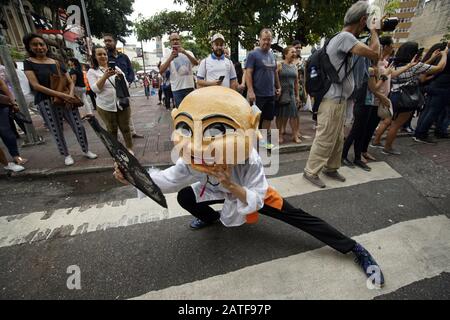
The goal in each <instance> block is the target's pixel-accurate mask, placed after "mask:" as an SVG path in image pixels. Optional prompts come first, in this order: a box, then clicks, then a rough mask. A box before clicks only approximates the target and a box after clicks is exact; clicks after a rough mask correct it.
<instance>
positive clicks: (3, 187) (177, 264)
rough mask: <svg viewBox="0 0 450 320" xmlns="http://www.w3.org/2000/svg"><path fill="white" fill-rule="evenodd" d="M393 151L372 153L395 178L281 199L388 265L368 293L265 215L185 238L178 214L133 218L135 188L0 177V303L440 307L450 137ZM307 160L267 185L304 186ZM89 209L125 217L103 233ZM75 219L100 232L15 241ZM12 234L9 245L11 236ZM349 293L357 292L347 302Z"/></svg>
mask: <svg viewBox="0 0 450 320" xmlns="http://www.w3.org/2000/svg"><path fill="white" fill-rule="evenodd" d="M398 144H399V149H400V150H401V151H403V152H404V154H403V155H402V156H397V157H388V156H384V155H382V154H381V153H380V152H379V151H377V150H372V151H373V154H374V155H376V156H377V158H378V160H379V161H381V162H383V163H385V165H386V167H387V168H389V172H390V171H392V172H395V173H396V174H398V177H396V178H385V177H384V176H383V174H385V173H386V172H381V171H380V172H379V175H380V176H379V178H377V179H373V180H371V181H368V182H365V183H362V184H360V183H358V182H357V181H358V177H360V176H363V175H364V174H366V173H364V172H363V171H360V170H359V169H354V171H353V172H352V171H349V172H350V173H348V174H347V176H349V175H352V176H354V179H353V180H354V181H356V182H355V183H353V184H351V185H348V186H345V187H343V188H334V187H333V188H328V189H325V190H321V191H316V192H311V191H305V192H302V193H301V192H299V193H298V194H294V195H293V196H289V197H288V199H287V200H288V201H289V202H290V203H292V204H293V205H295V206H298V207H301V208H302V209H304V210H305V211H307V212H309V213H310V214H313V215H316V216H318V217H320V218H322V219H324V220H326V221H327V222H329V223H330V224H331V225H333V226H334V227H336V228H337V229H339V230H341V231H342V232H344V233H345V234H347V235H349V236H351V237H357V239H358V241H361V242H362V243H364V244H366V243H367V245H368V246H369V247H370V249H371V251H372V253H373V254H374V256H375V257H376V258H377V260H378V262H379V263H380V265H381V266H382V267H383V266H386V269H385V276H386V282H387V286H386V288H385V289H382V290H379V291H373V290H372V291H370V290H369V289H367V288H366V287H365V277H364V275H363V274H362V273H361V272H360V270H359V269H358V268H357V267H356V266H355V265H354V264H353V261H352V259H351V257H346V256H341V255H338V254H337V253H335V252H333V251H332V250H331V249H329V248H323V244H322V243H321V242H319V241H318V240H316V239H314V238H312V237H310V236H309V235H307V234H305V233H303V232H301V231H299V230H297V229H295V228H293V227H291V226H289V225H286V224H284V223H282V222H279V221H276V220H273V219H270V218H268V217H262V218H261V220H260V222H259V223H258V224H257V225H251V226H243V227H240V228H225V227H223V226H221V225H220V224H216V225H214V226H212V227H209V228H207V229H204V230H201V231H191V230H190V229H189V227H188V225H189V222H190V221H191V217H189V216H187V215H183V214H180V215H179V216H171V215H170V216H169V215H167V213H165V212H163V211H161V212H157V213H155V214H160V217H161V218H159V219H147V220H145V221H143V220H142V215H141V216H140V217H141V218H138V219H134V216H135V215H136V217H138V214H140V213H141V211H139V210H143V209H141V207H137V205H136V203H138V202H137V200H135V199H133V198H136V192H135V190H134V189H133V188H132V187H124V186H121V185H119V184H118V183H117V182H115V181H114V180H113V179H112V174H111V173H102V174H85V175H72V176H64V177H53V178H48V179H42V180H19V179H17V178H14V179H13V178H11V179H6V180H3V181H1V183H0V208H1V209H0V210H1V211H0V230H5V234H6V235H5V234H1V233H0V298H1V299H130V298H136V297H140V298H148V299H155V298H158V297H161V298H164V299H166V298H167V299H186V298H187V299H189V298H190V296H189V295H192V296H191V297H192V298H202V297H203V298H205V299H221V298H223V299H229V298H230V297H233V296H234V297H237V298H238V299H239V298H241V297H242V298H248V296H247V294H250V293H251V292H253V293H254V296H253V297H252V299H302V298H319V299H320V298H332V299H347V298H356V299H358V298H362V299H449V298H450V291H449V288H450V277H449V272H450V250H446V249H448V248H449V246H450V243H446V242H445V241H444V240H445V239H446V238H445V235H446V234H450V228H449V227H448V226H449V224H448V223H447V222H448V219H449V218H450V210H449V209H448V208H450V192H449V190H450V167H449V166H448V165H447V161H446V160H445V159H446V157H447V159H450V141H444V142H440V143H439V144H438V145H437V146H430V147H429V146H422V145H417V144H413V143H412V142H411V139H409V138H402V139H400V140H399V141H398ZM433 148H434V149H433ZM307 156H308V154H307V153H298V154H290V155H282V164H281V167H280V171H279V173H278V174H277V175H275V176H273V177H270V178H271V179H275V180H276V181H278V182H277V183H280V184H281V186H282V187H283V183H285V184H288V183H291V180H293V179H294V182H296V183H298V185H299V186H303V185H307V182H305V181H303V180H301V179H299V180H295V179H297V178H296V177H297V176H296V174H298V173H301V172H302V169H303V167H304V165H305V162H306V157H307ZM277 179H278V180H277ZM275 180H274V181H275ZM314 191H315V190H314ZM170 205H172V204H170ZM108 206H110V207H108ZM95 208H98V210H104V209H105V208H115V209H117V210H119V209H120V210H123V211H124V212H126V213H127V215H128V216H127V217H128V221H127V222H125V224H124V225H117V224H112V223H111V224H109V225H106V224H105V221H106V220H105V221H97V220H96V219H97V217H96V214H95V212H97V211H96V210H95ZM64 210H65V211H64ZM75 211H76V212H77V214H78V215H80V218H79V219H86V221H89V223H90V224H93V223H98V225H99V226H100V225H101V227H100V228H98V230H88V228H87V227H86V229H85V230H84V231H83V230H82V229H79V230H78V231H77V230H76V228H70V225H67V226H64V224H63V223H62V224H61V228H56V229H53V230H50V229H49V232H47V233H45V232H43V233H42V234H41V235H40V236H39V237H38V235H39V232H35V233H32V234H30V235H29V236H28V237H27V236H26V234H24V233H23V232H24V231H23V230H25V229H26V228H30V227H33V225H31V226H30V224H33V223H36V226H38V223H42V222H44V223H45V222H46V220H48V223H49V224H50V223H53V224H52V225H53V226H55V225H57V223H59V222H55V221H60V220H55V219H57V218H58V219H60V216H59V215H60V214H61V212H66V215H67V219H69V218H70V215H71V213H72V212H75ZM83 212H85V213H86V216H85V217H82V213H83ZM98 212H99V211H98ZM111 212H112V211H111ZM152 213H154V212H152ZM35 217H38V219H36V220H32V219H35ZM39 217H40V218H39ZM28 219H30V220H28ZM77 219H78V218H77ZM427 219H428V220H427ZM29 221H34V222H29ZM2 228H3V229H2ZM36 228H38V227H36ZM55 230H56V231H55ZM39 231H42V229H41V230H39ZM22 234H23V235H24V236H22ZM438 234H439V235H440V234H442V235H444V237H440V236H437V235H438ZM427 235H428V236H427ZM13 236H17V239H16V242H15V243H14V242H12V241H10V240H9V239H12V238H10V237H13ZM421 244H423V245H421ZM380 259H381V260H380ZM408 259H413V260H414V261H415V262H417V263H418V267H417V269H408V268H409V267H408V266H407V265H406V262H407V261H411V260H408ZM402 263H404V264H405V265H402ZM419 265H420V266H419ZM70 266H77V267H79V270H80V274H81V280H80V283H81V289H80V290H69V289H68V286H67V283H68V278H69V277H70V276H71V273H70V272H69V273H68V268H69V267H70ZM403 267H405V268H406V269H405V270H407V271H404V270H403V271H402V268H403ZM308 270H309V271H308ZM311 270H312V271H311ZM386 270H387V272H386ZM333 272H334V273H335V276H334V277H332V278H330V273H333ZM258 275H259V276H258ZM336 278H337V279H336ZM400 278H401V279H400ZM321 280H323V281H321ZM389 283H392V284H393V285H392V286H389ZM394 284H395V285H394ZM218 288H220V289H218ZM249 288H251V289H249ZM352 290H353V291H354V293H355V295H356V293H358V292H359V293H361V294H358V295H357V296H352V295H351V293H352ZM348 291H350V292H348ZM369 291H370V292H369ZM343 292H346V294H343ZM366 294H367V295H366Z"/></svg>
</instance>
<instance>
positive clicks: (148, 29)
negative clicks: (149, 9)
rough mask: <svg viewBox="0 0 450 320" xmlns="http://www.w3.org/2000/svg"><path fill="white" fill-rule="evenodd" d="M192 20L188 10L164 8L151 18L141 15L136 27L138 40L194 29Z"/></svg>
mask: <svg viewBox="0 0 450 320" xmlns="http://www.w3.org/2000/svg"><path fill="white" fill-rule="evenodd" d="M192 21H193V17H192V16H191V15H190V14H189V13H188V12H181V11H167V10H164V11H162V12H159V13H157V14H155V15H153V16H151V17H150V18H144V17H143V16H142V15H139V17H138V21H137V22H136V23H135V24H134V27H135V32H136V35H137V38H138V40H139V41H143V40H151V39H153V38H156V37H162V36H163V35H165V34H169V33H171V32H182V31H189V30H191V29H192Z"/></svg>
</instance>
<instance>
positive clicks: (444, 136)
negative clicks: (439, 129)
mask: <svg viewBox="0 0 450 320" xmlns="http://www.w3.org/2000/svg"><path fill="white" fill-rule="evenodd" d="M434 136H435V138H436V139H450V135H448V134H441V133H435V134H434Z"/></svg>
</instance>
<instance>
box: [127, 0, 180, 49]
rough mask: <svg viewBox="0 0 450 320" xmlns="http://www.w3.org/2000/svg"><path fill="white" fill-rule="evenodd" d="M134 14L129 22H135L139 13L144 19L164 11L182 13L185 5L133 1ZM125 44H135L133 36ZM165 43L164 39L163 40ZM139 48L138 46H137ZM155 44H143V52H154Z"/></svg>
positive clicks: (165, 0) (169, 1) (164, 0)
mask: <svg viewBox="0 0 450 320" xmlns="http://www.w3.org/2000/svg"><path fill="white" fill-rule="evenodd" d="M133 9H134V12H133V14H132V15H131V18H130V20H131V21H133V22H134V21H135V20H136V19H137V17H138V15H139V13H141V14H142V15H143V16H144V17H151V16H153V15H154V14H156V13H158V12H160V11H163V10H165V9H167V10H169V11H172V10H173V11H184V10H185V9H186V5H182V6H180V5H178V4H174V3H173V0H135V1H134V5H133ZM125 39H126V40H127V44H137V43H138V41H137V39H136V37H135V36H134V35H131V36H129V37H127V38H125ZM163 41H165V39H163ZM138 46H140V45H138ZM155 47H156V44H155V42H154V41H151V42H148V43H144V49H145V51H153V50H155Z"/></svg>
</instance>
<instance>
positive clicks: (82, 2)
mask: <svg viewBox="0 0 450 320" xmlns="http://www.w3.org/2000/svg"><path fill="white" fill-rule="evenodd" d="M81 8H82V10H83V17H84V25H85V27H86V33H87V38H88V41H87V49H88V55H89V56H91V55H92V47H91V44H92V34H91V27H90V26H89V19H88V15H87V10H86V3H85V2H84V0H81Z"/></svg>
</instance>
